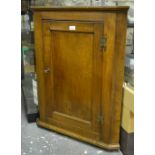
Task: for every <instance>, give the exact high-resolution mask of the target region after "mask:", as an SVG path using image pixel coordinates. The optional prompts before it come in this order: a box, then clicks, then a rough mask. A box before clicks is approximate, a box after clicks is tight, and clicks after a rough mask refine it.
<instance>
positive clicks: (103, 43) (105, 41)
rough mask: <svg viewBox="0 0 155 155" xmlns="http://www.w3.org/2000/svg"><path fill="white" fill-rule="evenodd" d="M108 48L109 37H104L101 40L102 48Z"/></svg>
mask: <svg viewBox="0 0 155 155" xmlns="http://www.w3.org/2000/svg"><path fill="white" fill-rule="evenodd" d="M106 46H107V37H105V36H103V37H101V39H100V47H101V48H105V47H106Z"/></svg>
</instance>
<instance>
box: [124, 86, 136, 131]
mask: <svg viewBox="0 0 155 155" xmlns="http://www.w3.org/2000/svg"><path fill="white" fill-rule="evenodd" d="M123 87H124V95H123V108H122V122H121V126H122V127H123V129H124V130H125V131H126V132H127V133H132V132H134V89H133V87H131V86H127V85H125V84H124V86H123Z"/></svg>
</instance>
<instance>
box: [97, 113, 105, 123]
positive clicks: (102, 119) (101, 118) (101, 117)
mask: <svg viewBox="0 0 155 155" xmlns="http://www.w3.org/2000/svg"><path fill="white" fill-rule="evenodd" d="M98 121H99V123H101V124H103V121H104V118H103V114H102V113H101V114H99V116H98Z"/></svg>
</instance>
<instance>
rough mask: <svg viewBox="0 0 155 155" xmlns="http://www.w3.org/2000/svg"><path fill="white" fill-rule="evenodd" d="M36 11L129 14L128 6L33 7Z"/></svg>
mask: <svg viewBox="0 0 155 155" xmlns="http://www.w3.org/2000/svg"><path fill="white" fill-rule="evenodd" d="M31 9H32V10H34V11H52V10H56V11H66V10H67V11H110V12H112V11H121V12H123V11H124V12H127V10H128V9H129V7H128V6H95V7H93V6H79V7H78V6H65V7H60V6H31Z"/></svg>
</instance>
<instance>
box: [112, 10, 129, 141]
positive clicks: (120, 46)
mask: <svg viewBox="0 0 155 155" xmlns="http://www.w3.org/2000/svg"><path fill="white" fill-rule="evenodd" d="M126 28H127V14H125V13H124V14H121V13H118V14H117V16H116V33H115V36H116V39H115V55H114V60H113V61H114V64H113V65H114V66H113V80H112V81H113V84H112V90H113V91H112V105H111V106H112V107H111V108H112V111H111V123H110V124H111V128H110V129H111V130H110V141H111V144H115V143H119V137H120V136H119V134H120V120H121V103H122V88H123V81H124V59H125V41H126Z"/></svg>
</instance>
